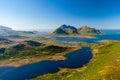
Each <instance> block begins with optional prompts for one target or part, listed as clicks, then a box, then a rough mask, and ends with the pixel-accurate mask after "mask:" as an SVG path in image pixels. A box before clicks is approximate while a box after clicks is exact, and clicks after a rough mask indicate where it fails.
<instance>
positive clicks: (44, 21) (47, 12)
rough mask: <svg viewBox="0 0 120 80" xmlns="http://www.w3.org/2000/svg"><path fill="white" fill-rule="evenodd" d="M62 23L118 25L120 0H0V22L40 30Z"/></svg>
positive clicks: (112, 27) (105, 26)
mask: <svg viewBox="0 0 120 80" xmlns="http://www.w3.org/2000/svg"><path fill="white" fill-rule="evenodd" d="M62 24H68V25H72V26H75V27H79V26H82V25H88V26H90V27H95V28H98V29H120V0H0V25H4V26H10V27H11V28H13V29H15V30H40V31H43V30H54V29H56V28H57V27H59V26H60V25H62Z"/></svg>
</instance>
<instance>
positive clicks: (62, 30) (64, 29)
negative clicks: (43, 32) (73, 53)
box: [52, 24, 101, 35]
mask: <svg viewBox="0 0 120 80" xmlns="http://www.w3.org/2000/svg"><path fill="white" fill-rule="evenodd" d="M73 34H76V35H80V34H82V35H83V34H84V35H88V34H89V35H90V34H91V35H93V34H101V31H100V30H98V29H96V28H91V27H88V26H81V27H78V28H76V27H74V26H70V25H65V24H63V25H61V26H60V27H58V28H57V29H56V30H54V31H53V32H52V35H73Z"/></svg>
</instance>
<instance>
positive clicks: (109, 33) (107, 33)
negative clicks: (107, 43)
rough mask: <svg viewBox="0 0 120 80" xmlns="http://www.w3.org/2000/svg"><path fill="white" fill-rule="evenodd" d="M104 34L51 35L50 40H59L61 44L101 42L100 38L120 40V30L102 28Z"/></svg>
mask: <svg viewBox="0 0 120 80" xmlns="http://www.w3.org/2000/svg"><path fill="white" fill-rule="evenodd" d="M101 32H102V34H100V35H95V38H79V37H74V38H70V37H51V38H49V39H50V40H57V41H58V43H59V44H67V43H68V42H87V43H99V40H120V30H101Z"/></svg>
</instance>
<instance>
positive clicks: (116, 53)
mask: <svg viewBox="0 0 120 80" xmlns="http://www.w3.org/2000/svg"><path fill="white" fill-rule="evenodd" d="M91 47H92V49H93V51H94V50H97V51H98V53H97V54H96V55H95V56H94V57H93V59H92V60H91V61H90V63H89V64H87V65H86V66H85V67H83V68H78V69H62V70H61V71H59V72H58V73H54V74H47V75H43V76H40V77H37V78H35V79H33V80H120V76H119V75H120V70H119V69H120V49H119V48H120V42H114V43H109V44H105V45H92V46H91Z"/></svg>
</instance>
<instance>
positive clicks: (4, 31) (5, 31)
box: [0, 26, 37, 38]
mask: <svg viewBox="0 0 120 80" xmlns="http://www.w3.org/2000/svg"><path fill="white" fill-rule="evenodd" d="M35 34H37V31H15V30H13V29H12V28H9V27H6V26H0V36H3V37H4V36H9V37H17V38H18V37H21V36H23V37H29V36H34V35H35Z"/></svg>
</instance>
